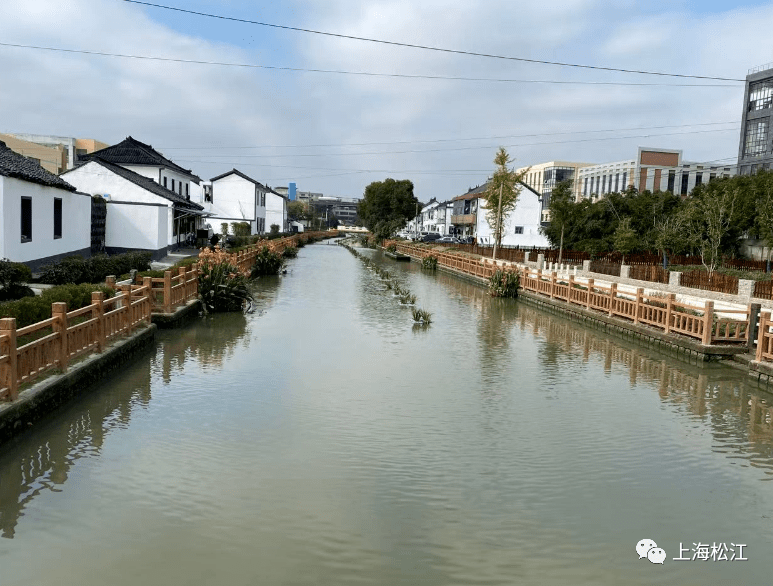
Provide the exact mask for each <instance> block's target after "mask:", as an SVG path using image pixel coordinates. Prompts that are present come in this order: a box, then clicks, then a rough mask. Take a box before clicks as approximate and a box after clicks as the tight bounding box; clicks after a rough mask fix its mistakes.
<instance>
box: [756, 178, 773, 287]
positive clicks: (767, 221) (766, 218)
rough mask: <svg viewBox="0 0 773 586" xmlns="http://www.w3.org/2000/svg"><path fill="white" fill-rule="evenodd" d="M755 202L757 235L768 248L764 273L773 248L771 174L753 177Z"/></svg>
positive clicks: (772, 190)
mask: <svg viewBox="0 0 773 586" xmlns="http://www.w3.org/2000/svg"><path fill="white" fill-rule="evenodd" d="M754 179H755V189H754V191H755V192H756V193H755V195H756V198H755V199H756V201H757V213H756V228H757V234H759V236H760V238H762V240H764V241H765V244H767V246H768V255H767V258H766V260H767V261H768V262H767V266H766V267H765V270H766V272H768V273H769V272H770V250H771V248H773V172H760V173H758V174H757V175H756V176H755V178H754Z"/></svg>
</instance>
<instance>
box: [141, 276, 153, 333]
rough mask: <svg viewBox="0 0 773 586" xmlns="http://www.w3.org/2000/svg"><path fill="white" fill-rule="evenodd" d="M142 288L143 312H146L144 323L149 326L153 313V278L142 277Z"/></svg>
mask: <svg viewBox="0 0 773 586" xmlns="http://www.w3.org/2000/svg"><path fill="white" fill-rule="evenodd" d="M142 286H143V287H145V311H146V312H147V316H145V322H146V323H148V324H149V323H150V321H151V314H152V313H153V278H152V277H143V278H142Z"/></svg>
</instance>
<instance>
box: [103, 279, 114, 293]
mask: <svg viewBox="0 0 773 586" xmlns="http://www.w3.org/2000/svg"><path fill="white" fill-rule="evenodd" d="M105 287H107V288H108V289H112V290H113V291H115V275H108V276H107V277H105Z"/></svg>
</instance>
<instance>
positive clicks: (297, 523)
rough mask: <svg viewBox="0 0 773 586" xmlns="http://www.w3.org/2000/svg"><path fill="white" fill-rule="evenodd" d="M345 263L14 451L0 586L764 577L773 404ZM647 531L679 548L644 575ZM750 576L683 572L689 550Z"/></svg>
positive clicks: (481, 301) (512, 312)
mask: <svg viewBox="0 0 773 586" xmlns="http://www.w3.org/2000/svg"><path fill="white" fill-rule="evenodd" d="M364 253H365V254H368V255H370V256H372V257H373V258H374V259H376V261H377V262H381V263H383V264H384V266H385V267H386V268H388V269H389V270H390V271H391V272H392V273H393V275H394V276H395V278H396V279H397V280H398V282H399V283H401V284H402V285H403V286H406V287H408V288H409V289H410V290H411V291H412V292H413V293H415V294H416V295H417V297H418V304H419V305H420V306H421V307H423V308H425V309H428V310H429V311H431V312H432V313H433V320H434V321H433V323H432V325H430V326H429V327H426V328H416V327H413V325H412V322H411V319H410V310H409V309H407V308H405V307H401V306H400V305H399V303H398V302H397V300H396V299H395V297H394V296H393V295H392V294H391V292H387V291H385V287H384V285H383V283H382V281H381V279H379V278H378V277H377V276H376V275H375V274H374V273H373V272H371V271H369V270H367V269H366V268H365V266H364V265H363V263H362V262H361V261H359V260H358V259H356V258H355V257H354V256H352V255H351V254H350V253H349V252H348V251H346V250H344V249H343V248H341V247H337V246H333V245H327V244H317V245H314V246H307V247H305V248H303V249H302V250H301V251H300V254H299V256H298V258H297V259H295V260H294V261H291V265H290V271H289V273H288V274H287V275H284V276H282V277H278V278H265V279H262V280H261V281H259V282H258V283H257V284H256V286H255V289H256V296H257V297H258V298H259V303H258V305H259V307H260V310H259V311H258V312H256V313H254V314H251V315H247V316H242V315H233V314H230V315H217V316H211V317H207V318H204V319H202V320H200V321H198V322H196V323H194V324H192V325H190V326H188V327H186V328H185V329H181V330H174V331H169V332H160V333H159V336H158V343H157V345H156V347H155V348H154V349H152V350H150V351H148V352H147V353H146V354H145V355H143V356H142V357H140V358H138V359H136V360H134V361H132V362H131V363H129V364H127V365H126V366H125V368H123V369H122V370H121V371H120V372H119V373H118V374H117V375H116V376H115V377H114V378H111V379H110V380H108V381H105V383H104V384H102V385H100V386H99V387H97V388H95V389H94V390H92V391H91V392H89V393H88V394H86V395H84V397H83V398H82V399H80V400H79V401H77V402H75V403H74V404H72V405H71V406H70V407H68V408H67V409H66V410H63V411H62V412H61V413H60V414H58V415H57V416H56V417H53V418H51V419H50V420H48V421H47V422H45V423H44V424H41V425H39V426H36V427H35V428H34V429H32V430H30V431H29V432H28V433H26V434H25V435H23V436H22V437H20V438H18V440H16V441H15V442H13V443H12V444H10V445H6V446H4V447H3V448H2V450H0V536H1V537H0V584H2V586H10V585H14V586H15V585H24V586H29V585H36V586H43V585H48V584H70V583H72V584H80V585H84V586H87V585H92V584H94V585H97V584H99V585H102V584H105V583H109V584H115V585H124V584H126V585H129V584H131V585H136V584H151V585H154V584H163V585H165V586H175V585H178V584H179V585H183V584H186V585H187V584H384V585H387V584H422V585H438V586H439V585H445V584H466V585H470V584H486V585H497V584H540V585H550V584H610V585H612V584H615V585H617V584H636V585H638V584H728V583H730V584H755V583H760V584H761V583H767V582H768V581H769V580H770V575H771V570H773V562H771V561H770V560H771V555H770V551H771V545H772V544H773V525H772V524H771V517H773V483H771V482H770V481H771V480H772V479H773V422H771V421H770V415H771V413H770V410H769V408H768V405H770V404H771V403H770V401H771V396H770V395H768V394H767V393H765V392H764V391H761V390H759V389H757V388H756V387H753V386H751V385H750V384H749V383H748V382H747V380H746V376H745V374H744V373H742V372H737V371H735V370H731V369H728V368H726V367H712V368H707V367H698V366H692V365H689V364H686V363H684V362H680V361H679V360H677V359H675V358H672V357H669V356H666V355H662V354H658V353H657V352H655V351H652V350H648V349H645V348H642V347H639V346H636V345H635V344H632V343H629V342H626V341H624V340H621V339H616V338H610V337H607V336H605V335H604V334H601V333H599V332H597V331H595V330H591V329H587V328H584V327H583V326H580V325H578V324H575V323H571V322H569V321H566V320H564V319H562V318H561V317H557V316H553V315H549V314H546V313H543V312H541V311H539V310H537V309H534V308H532V307H530V306H528V305H525V304H523V303H518V302H514V301H510V300H498V299H491V298H489V297H488V296H487V294H486V292H485V290H483V289H481V288H480V287H477V286H475V285H472V284H470V283H467V282H465V281H461V280H459V279H457V278H455V277H452V276H449V275H446V274H443V273H440V272H438V273H436V274H431V273H426V272H422V271H421V269H420V268H419V267H418V266H417V264H416V263H394V262H392V261H389V260H388V259H383V258H381V256H380V254H379V253H376V252H375V251H364ZM644 538H649V539H653V540H655V541H656V542H657V543H658V545H659V546H660V547H662V548H663V549H665V550H666V552H667V556H668V557H667V559H666V561H665V563H664V564H663V565H662V566H659V565H654V564H651V563H649V562H648V561H647V560H646V559H642V560H639V559H638V556H637V554H636V553H635V551H634V547H635V545H636V543H637V542H638V541H639V540H641V539H644ZM699 541H700V542H702V543H706V542H708V543H709V544H711V543H713V542H718V543H727V544H728V546H729V545H730V544H731V543H743V544H746V545H747V547H746V548H745V549H744V552H745V555H746V557H748V561H742V562H739V561H734V562H730V561H722V562H713V561H708V562H699V561H694V562H693V561H674V560H673V558H674V557H679V546H680V543H681V544H682V546H683V547H686V548H689V549H690V551H688V552H686V553H685V554H684V555H686V556H692V553H693V552H692V548H693V543H694V542H695V543H697V542H699Z"/></svg>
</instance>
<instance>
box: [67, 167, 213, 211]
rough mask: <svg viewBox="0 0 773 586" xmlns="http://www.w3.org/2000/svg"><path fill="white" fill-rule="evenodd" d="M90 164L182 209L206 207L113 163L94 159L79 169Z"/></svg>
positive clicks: (201, 208)
mask: <svg viewBox="0 0 773 586" xmlns="http://www.w3.org/2000/svg"><path fill="white" fill-rule="evenodd" d="M88 163H97V164H98V165H102V166H103V167H104V168H105V169H108V170H109V171H112V172H113V173H115V174H116V175H118V176H119V177H123V178H124V179H126V180H127V181H131V182H132V183H134V184H135V185H137V186H138V187H142V188H143V189H146V190H147V191H150V192H151V193H153V194H155V195H158V196H160V197H163V198H164V199H168V200H169V201H172V202H174V203H175V204H176V205H177V206H179V207H181V208H186V209H191V210H203V209H204V206H201V205H199V204H197V203H195V202H192V201H190V200H188V199H186V198H185V196H184V195H180V194H179V193H175V192H174V191H172V190H171V189H167V188H166V187H164V186H163V185H159V184H158V183H156V182H155V181H154V180H153V179H151V178H150V177H145V176H143V175H140V174H139V173H135V172H134V171H130V170H129V169H126V168H125V167H121V166H120V165H114V164H113V163H110V162H109V161H104V160H102V159H99V158H93V159H91V160H89V161H84V162H81V164H80V165H78V167H76V169H77V168H79V167H82V166H83V165H87V164H88Z"/></svg>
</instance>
